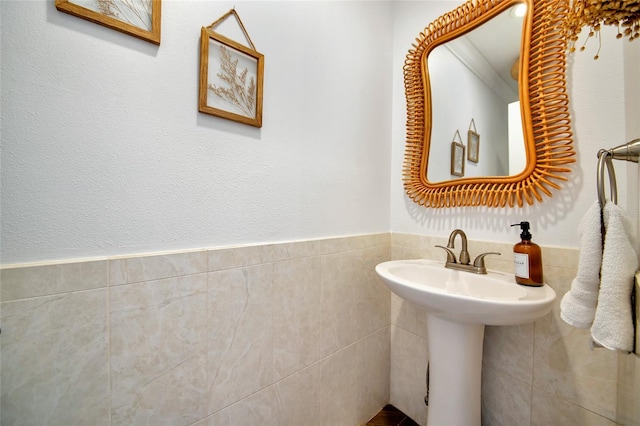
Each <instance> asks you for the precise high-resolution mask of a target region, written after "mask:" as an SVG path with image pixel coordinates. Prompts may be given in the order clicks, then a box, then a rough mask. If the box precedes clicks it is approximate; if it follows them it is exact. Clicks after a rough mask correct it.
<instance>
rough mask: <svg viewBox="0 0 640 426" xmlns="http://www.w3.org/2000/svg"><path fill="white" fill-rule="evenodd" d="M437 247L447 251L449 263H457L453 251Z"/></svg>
mask: <svg viewBox="0 0 640 426" xmlns="http://www.w3.org/2000/svg"><path fill="white" fill-rule="evenodd" d="M436 247H438V248H441V249H442V250H445V251H446V252H447V263H457V262H456V255H455V254H454V253H453V251H451V249H449V248H447V247H444V246H436ZM487 254H488V253H487Z"/></svg>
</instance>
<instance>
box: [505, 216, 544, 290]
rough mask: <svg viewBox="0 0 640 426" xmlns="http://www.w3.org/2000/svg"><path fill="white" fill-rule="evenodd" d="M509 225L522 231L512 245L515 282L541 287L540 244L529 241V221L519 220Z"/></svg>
mask: <svg viewBox="0 0 640 426" xmlns="http://www.w3.org/2000/svg"><path fill="white" fill-rule="evenodd" d="M511 226H519V227H520V230H521V231H522V232H521V234H520V239H521V241H520V242H519V243H518V244H516V245H515V246H513V261H514V267H515V268H514V269H515V275H516V282H517V283H518V284H522V285H528V286H533V287H541V286H543V285H544V282H543V279H542V250H540V246H539V245H537V244H535V243H532V242H531V233H530V232H529V227H530V226H529V222H520V223H516V224H513V225H511Z"/></svg>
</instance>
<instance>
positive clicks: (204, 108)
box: [198, 12, 264, 127]
mask: <svg viewBox="0 0 640 426" xmlns="http://www.w3.org/2000/svg"><path fill="white" fill-rule="evenodd" d="M234 13H235V12H234ZM263 79H264V55H262V54H261V53H259V52H258V51H256V50H255V49H251V48H249V47H246V46H243V45H242V44H240V43H237V42H235V41H233V40H231V39H229V38H227V37H225V36H223V35H221V34H218V33H216V32H215V31H213V30H212V29H211V27H202V30H201V35H200V91H199V101H198V107H199V111H200V112H202V113H205V114H210V115H215V116H218V117H222V118H226V119H228V120H233V121H237V122H239V123H244V124H249V125H251V126H255V127H262V86H263Z"/></svg>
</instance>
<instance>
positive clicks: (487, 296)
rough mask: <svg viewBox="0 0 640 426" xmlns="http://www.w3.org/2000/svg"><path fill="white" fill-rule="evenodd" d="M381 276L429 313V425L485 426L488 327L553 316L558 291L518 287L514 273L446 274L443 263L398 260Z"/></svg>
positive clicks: (385, 265)
mask: <svg viewBox="0 0 640 426" xmlns="http://www.w3.org/2000/svg"><path fill="white" fill-rule="evenodd" d="M376 272H377V273H378V275H380V277H382V280H383V281H384V283H385V284H386V285H387V287H389V289H391V291H393V292H394V293H395V294H397V295H398V296H400V297H402V298H403V299H405V300H408V301H409V302H413V303H414V304H416V305H418V306H421V307H422V308H424V309H425V310H426V312H427V338H428V341H429V411H428V415H427V424H429V425H435V426H439V425H465V426H480V425H481V423H482V422H481V395H480V391H481V387H482V386H481V378H482V351H483V339H484V328H485V325H516V324H524V323H527V322H532V321H535V320H536V319H538V318H541V317H543V316H544V315H546V314H547V313H549V311H551V308H552V304H553V301H554V299H555V298H556V293H555V291H553V289H552V288H551V287H549V286H548V285H546V284H545V285H544V286H542V287H525V286H521V285H518V284H516V282H515V277H514V276H513V275H511V274H505V273H501V272H495V271H489V272H488V273H487V274H474V273H472V272H466V271H458V270H454V269H447V268H445V267H444V261H441V262H436V261H432V260H424V259H419V260H394V261H391V262H384V263H381V264H379V265H378V266H376Z"/></svg>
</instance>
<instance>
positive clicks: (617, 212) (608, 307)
mask: <svg viewBox="0 0 640 426" xmlns="http://www.w3.org/2000/svg"><path fill="white" fill-rule="evenodd" d="M604 224H605V229H606V234H605V241H604V251H603V254H602V269H601V273H600V274H601V279H600V293H599V295H598V306H597V308H596V316H595V319H594V321H593V326H592V327H591V338H592V339H593V341H594V343H596V344H599V345H601V346H604V347H605V348H607V349H611V350H617V351H624V352H631V351H632V350H633V337H634V333H633V314H632V307H631V292H632V290H633V280H634V275H635V273H636V270H637V269H638V255H637V254H636V252H635V249H634V245H633V243H632V241H630V240H629V238H630V236H631V235H632V234H631V229H632V228H631V225H630V222H629V218H628V217H627V214H626V213H625V211H624V210H623V209H622V208H620V207H619V206H617V205H616V204H615V203H609V202H608V203H605V206H604Z"/></svg>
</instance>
